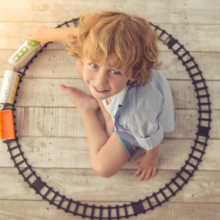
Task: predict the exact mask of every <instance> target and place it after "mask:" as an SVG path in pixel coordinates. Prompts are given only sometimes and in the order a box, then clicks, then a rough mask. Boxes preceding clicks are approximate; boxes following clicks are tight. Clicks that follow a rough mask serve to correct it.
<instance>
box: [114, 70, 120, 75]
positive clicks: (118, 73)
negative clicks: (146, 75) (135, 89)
mask: <svg viewBox="0 0 220 220" xmlns="http://www.w3.org/2000/svg"><path fill="white" fill-rule="evenodd" d="M112 72H113V73H114V74H115V75H121V72H120V71H118V72H116V71H114V70H112Z"/></svg>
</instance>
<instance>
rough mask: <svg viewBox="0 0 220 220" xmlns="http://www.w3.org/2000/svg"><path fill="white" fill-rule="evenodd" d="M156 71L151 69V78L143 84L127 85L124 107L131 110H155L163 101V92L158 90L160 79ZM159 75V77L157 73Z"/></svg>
mask: <svg viewBox="0 0 220 220" xmlns="http://www.w3.org/2000/svg"><path fill="white" fill-rule="evenodd" d="M158 74H161V73H158V72H155V71H154V70H152V74H151V79H150V80H149V82H147V83H146V84H145V85H144V86H139V87H129V88H128V91H127V94H126V96H125V99H124V105H125V106H124V107H125V108H129V109H131V108H132V109H133V111H142V110H150V111H153V110H157V109H158V108H159V105H160V103H161V102H162V101H163V99H164V97H163V93H161V92H160V89H161V88H159V87H161V84H160V82H159V81H160V80H158V76H157V75H158ZM159 77H161V76H160V75H159Z"/></svg>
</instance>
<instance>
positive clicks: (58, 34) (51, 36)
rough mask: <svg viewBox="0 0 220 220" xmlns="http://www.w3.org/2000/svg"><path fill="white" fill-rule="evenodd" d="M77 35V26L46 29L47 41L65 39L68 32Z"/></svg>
mask: <svg viewBox="0 0 220 220" xmlns="http://www.w3.org/2000/svg"><path fill="white" fill-rule="evenodd" d="M70 33H71V34H73V35H75V36H77V28H72V27H71V28H51V29H48V31H47V41H48V42H50V41H67V40H68V34H70Z"/></svg>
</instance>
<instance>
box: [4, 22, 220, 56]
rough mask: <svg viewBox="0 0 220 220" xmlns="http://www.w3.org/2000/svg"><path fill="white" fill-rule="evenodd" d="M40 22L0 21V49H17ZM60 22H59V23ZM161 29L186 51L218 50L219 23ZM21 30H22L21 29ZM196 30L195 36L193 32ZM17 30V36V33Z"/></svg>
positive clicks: (164, 48) (60, 46) (163, 48)
mask: <svg viewBox="0 0 220 220" xmlns="http://www.w3.org/2000/svg"><path fill="white" fill-rule="evenodd" d="M40 24H42V23H36V22H34V23H17V24H16V27H15V24H14V23H13V22H7V23H2V22H0V49H18V48H19V47H20V46H21V45H22V44H23V43H24V42H25V40H26V38H27V34H28V32H29V31H30V30H31V29H32V28H33V27H34V26H36V25H40ZM60 24H61V23H60ZM44 25H45V26H46V27H48V28H55V27H56V26H57V25H58V24H57V23H44ZM159 26H160V28H161V29H164V30H166V32H167V33H168V34H171V35H172V36H173V37H174V38H175V39H178V41H179V42H180V44H182V45H184V46H185V49H186V50H188V51H196V52H198V51H203V52H220V48H219V47H218V46H216V45H218V43H219V38H218V36H219V35H220V28H219V27H220V25H217V24H216V25H211V24H209V25H198V24H160V25H159ZM21 30H22V31H21ZM195 31H196V37H195V35H194V34H192V33H194V32H195ZM18 32H19V34H20V35H19V38H17V33H18ZM65 48H66V46H65V44H64V42H55V43H52V44H49V46H48V49H62V50H63V49H65ZM159 49H160V50H161V51H168V50H169V49H168V48H167V46H164V45H162V44H159Z"/></svg>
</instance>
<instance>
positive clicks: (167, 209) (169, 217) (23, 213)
mask: <svg viewBox="0 0 220 220" xmlns="http://www.w3.org/2000/svg"><path fill="white" fill-rule="evenodd" d="M0 203H1V206H0V213H1V216H2V219H11V220H21V219H44V220H51V219H54V220H59V219H62V220H69V219H74V220H81V219H82V217H81V216H73V215H72V214H71V213H65V212H64V211H63V210H58V209H57V208H56V207H55V206H53V205H52V206H50V205H49V203H48V202H47V201H20V200H19V201H12V200H1V201H0ZM82 203H83V204H85V202H82ZM88 204H89V205H93V204H95V205H96V206H98V207H100V206H101V205H102V206H103V207H107V206H108V205H110V206H111V207H115V206H116V205H119V206H123V205H124V203H123V202H112V201H110V202H95V203H94V202H93V201H89V202H88ZM154 204H155V203H152V205H154ZM73 206H74V205H73ZM62 207H63V208H66V207H67V202H64V204H63V206H62ZM144 208H145V209H147V208H146V207H144ZM71 211H74V209H73V210H72V208H71ZM79 211H80V213H82V211H83V210H82V208H81V209H79ZM120 211H121V212H120V215H121V216H123V215H125V213H124V212H123V211H122V210H121V209H120ZM132 211H133V210H132V209H129V212H128V213H129V214H132V213H133V212H132ZM86 214H87V215H90V214H91V208H90V209H88V210H87V212H86ZM112 215H114V216H113V217H115V216H116V213H112ZM95 216H97V217H98V216H99V213H98V212H95ZM161 216H163V219H164V220H176V219H178V220H185V219H190V220H207V219H211V220H218V219H219V218H220V211H219V203H210V204H209V203H192V202H191V203H188V204H187V203H172V202H166V203H164V204H163V205H162V206H161V207H157V208H155V209H154V210H153V211H147V212H146V213H145V214H139V215H138V216H137V217H135V216H132V217H129V219H131V220H136V219H137V218H138V219H140V220H148V219H149V220H152V219H160V218H161ZM103 217H108V211H107V209H104V210H103Z"/></svg>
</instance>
